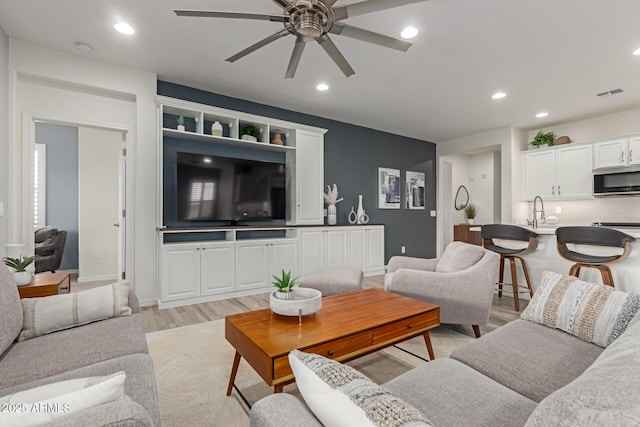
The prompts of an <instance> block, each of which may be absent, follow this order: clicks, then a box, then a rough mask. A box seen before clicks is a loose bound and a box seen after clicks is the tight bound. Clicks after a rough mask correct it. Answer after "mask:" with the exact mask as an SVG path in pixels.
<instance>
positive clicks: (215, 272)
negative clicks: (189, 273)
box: [200, 243, 235, 296]
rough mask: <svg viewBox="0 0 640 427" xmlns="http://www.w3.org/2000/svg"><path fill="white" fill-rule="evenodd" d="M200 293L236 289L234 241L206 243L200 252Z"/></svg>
mask: <svg viewBox="0 0 640 427" xmlns="http://www.w3.org/2000/svg"><path fill="white" fill-rule="evenodd" d="M200 272H201V273H200V295H202V296H204V295H215V294H221V293H224V292H231V291H234V290H235V251H234V247H233V243H206V244H203V245H202V249H201V254H200Z"/></svg>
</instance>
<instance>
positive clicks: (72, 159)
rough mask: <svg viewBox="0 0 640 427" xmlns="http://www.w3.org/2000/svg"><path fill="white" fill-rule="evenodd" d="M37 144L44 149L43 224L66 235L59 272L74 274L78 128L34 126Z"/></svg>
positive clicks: (76, 258) (76, 251)
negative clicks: (44, 206)
mask: <svg viewBox="0 0 640 427" xmlns="http://www.w3.org/2000/svg"><path fill="white" fill-rule="evenodd" d="M36 143H38V144H45V145H46V146H47V159H46V174H47V175H46V176H47V178H46V190H47V203H46V209H47V218H46V224H47V225H49V226H52V227H56V228H57V229H59V230H66V231H67V241H66V243H65V247H64V254H63V255H62V263H61V264H60V270H77V269H78V228H79V225H78V224H79V223H78V210H79V206H78V192H79V188H78V128H77V127H72V126H62V125H56V124H51V123H36Z"/></svg>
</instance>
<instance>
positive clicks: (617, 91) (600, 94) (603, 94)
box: [596, 88, 624, 96]
mask: <svg viewBox="0 0 640 427" xmlns="http://www.w3.org/2000/svg"><path fill="white" fill-rule="evenodd" d="M622 92H624V91H623V90H622V89H620V88H618V89H612V90H608V91H606V92H600V93H597V94H596V96H610V95H617V94H619V93H622Z"/></svg>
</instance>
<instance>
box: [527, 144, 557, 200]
mask: <svg viewBox="0 0 640 427" xmlns="http://www.w3.org/2000/svg"><path fill="white" fill-rule="evenodd" d="M523 181H524V182H523V186H524V188H523V195H524V199H525V200H533V199H534V198H535V197H536V196H540V197H542V198H543V199H554V198H555V197H556V153H555V151H553V150H545V151H539V152H538V151H533V152H527V153H525V154H524V179H523Z"/></svg>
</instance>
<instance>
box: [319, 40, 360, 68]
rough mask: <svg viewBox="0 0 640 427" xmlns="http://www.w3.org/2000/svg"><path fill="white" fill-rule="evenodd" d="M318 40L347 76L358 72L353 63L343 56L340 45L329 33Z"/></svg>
mask: <svg viewBox="0 0 640 427" xmlns="http://www.w3.org/2000/svg"><path fill="white" fill-rule="evenodd" d="M316 41H317V42H318V43H319V44H320V46H322V48H323V49H324V51H325V52H327V54H328V55H329V56H330V57H331V59H333V62H335V63H336V65H337V66H338V68H340V70H342V72H343V73H344V75H345V76H347V77H351V76H352V75H354V74H355V73H356V72H355V71H353V68H351V65H349V63H348V62H347V60H346V59H345V58H344V56H342V54H341V53H340V51H339V50H338V47H337V46H336V45H335V44H334V43H333V41H332V40H331V39H330V38H329V36H328V35H326V34H324V35H323V36H322V37H319V38H317V39H316Z"/></svg>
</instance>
